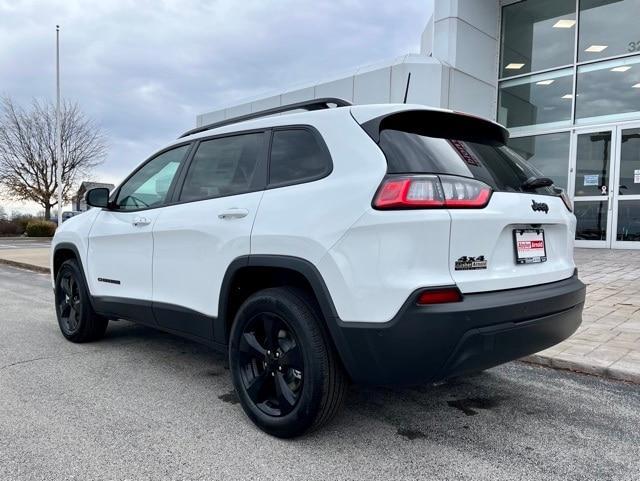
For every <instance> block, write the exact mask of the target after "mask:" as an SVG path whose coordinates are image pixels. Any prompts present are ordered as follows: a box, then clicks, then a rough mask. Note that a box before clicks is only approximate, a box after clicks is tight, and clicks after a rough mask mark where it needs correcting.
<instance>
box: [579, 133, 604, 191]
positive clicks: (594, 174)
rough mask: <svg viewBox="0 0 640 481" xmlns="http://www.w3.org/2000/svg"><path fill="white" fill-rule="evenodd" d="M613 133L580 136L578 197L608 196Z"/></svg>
mask: <svg viewBox="0 0 640 481" xmlns="http://www.w3.org/2000/svg"><path fill="white" fill-rule="evenodd" d="M610 159H611V131H605V132H592V133H588V134H581V135H579V136H578V150H577V152H576V189H575V191H576V193H575V195H576V197H584V196H589V195H597V196H602V195H605V196H606V195H608V186H609V168H610V166H611V162H610Z"/></svg>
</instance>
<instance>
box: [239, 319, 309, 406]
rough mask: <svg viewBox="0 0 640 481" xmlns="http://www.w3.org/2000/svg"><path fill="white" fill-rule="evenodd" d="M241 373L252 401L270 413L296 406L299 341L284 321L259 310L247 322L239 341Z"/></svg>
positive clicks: (300, 367) (301, 376)
mask: <svg viewBox="0 0 640 481" xmlns="http://www.w3.org/2000/svg"><path fill="white" fill-rule="evenodd" d="M239 360H240V366H239V367H240V375H241V378H242V383H243V385H244V388H245V389H246V392H247V394H248V395H249V397H250V398H251V401H253V403H254V404H255V405H256V406H257V407H258V409H260V410H261V411H262V412H264V413H265V414H267V415H269V416H284V415H286V414H288V413H290V412H291V410H292V409H293V408H294V407H295V405H296V403H297V402H298V399H299V398H300V393H301V391H302V387H303V383H304V361H303V359H302V353H301V351H300V346H299V343H298V341H297V339H296V337H295V335H294V334H293V332H292V330H291V328H290V327H289V326H288V325H287V323H286V321H285V320H284V319H282V318H281V317H280V316H278V315H277V314H273V313H270V312H262V313H259V314H257V315H256V316H255V317H253V318H252V319H251V321H249V323H247V325H246V327H245V328H244V330H243V333H242V337H241V338H240V343H239Z"/></svg>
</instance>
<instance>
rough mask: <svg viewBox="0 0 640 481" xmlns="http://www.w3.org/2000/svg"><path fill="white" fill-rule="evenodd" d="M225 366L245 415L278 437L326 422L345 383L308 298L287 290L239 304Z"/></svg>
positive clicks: (272, 290) (260, 294) (338, 403)
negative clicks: (227, 367) (228, 367)
mask: <svg viewBox="0 0 640 481" xmlns="http://www.w3.org/2000/svg"><path fill="white" fill-rule="evenodd" d="M229 365H230V368H231V375H232V378H233V384H234V387H235V389H236V393H237V394H238V398H239V400H240V404H241V405H242V408H243V409H244V411H245V413H246V414H247V416H249V418H250V419H251V420H252V421H253V422H254V423H255V424H256V425H257V426H258V427H259V428H260V429H262V430H263V431H265V432H266V433H268V434H271V435H273V436H277V437H279V438H292V437H296V436H300V435H302V434H303V433H305V432H307V431H311V430H315V429H317V428H319V427H320V426H322V425H324V424H326V423H327V422H329V421H330V420H331V419H332V418H333V416H335V414H336V413H337V412H338V410H339V408H340V406H341V405H342V402H343V400H344V397H345V393H346V390H347V385H348V380H347V376H346V375H345V373H344V370H343V367H342V364H341V362H340V360H339V359H338V356H337V355H336V353H335V351H334V349H333V347H332V345H331V343H330V341H329V338H328V336H327V335H326V333H325V331H324V329H323V326H322V324H321V315H320V314H319V312H318V310H317V309H316V308H315V307H314V303H313V301H312V299H310V298H309V297H308V296H307V294H306V293H305V292H304V291H302V290H300V289H297V288H292V287H276V288H269V289H265V290H262V291H259V292H257V293H255V294H253V295H251V296H250V297H249V298H248V299H247V300H246V301H245V302H244V304H242V306H241V307H240V309H239V310H238V313H237V315H236V318H235V320H234V323H233V327H232V328H231V335H230V340H229Z"/></svg>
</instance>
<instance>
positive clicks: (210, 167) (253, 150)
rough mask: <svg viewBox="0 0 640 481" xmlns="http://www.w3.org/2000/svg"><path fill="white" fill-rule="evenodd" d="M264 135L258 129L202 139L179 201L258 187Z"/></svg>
mask: <svg viewBox="0 0 640 481" xmlns="http://www.w3.org/2000/svg"><path fill="white" fill-rule="evenodd" d="M264 135H265V134H264V133H262V132H259V133H250V134H242V135H234V136H232V137H222V138H217V139H211V140H205V141H203V142H201V143H200V145H199V146H198V149H197V150H196V153H195V154H194V156H193V160H192V161H191V165H190V166H189V172H187V176H186V178H185V181H184V185H183V187H182V192H181V194H180V201H192V200H200V199H208V198H212V197H222V196H227V195H236V194H242V193H245V192H250V191H252V190H255V189H256V185H257V184H256V180H257V179H256V178H255V177H256V171H257V167H258V161H259V157H260V152H261V149H262V145H263V138H264Z"/></svg>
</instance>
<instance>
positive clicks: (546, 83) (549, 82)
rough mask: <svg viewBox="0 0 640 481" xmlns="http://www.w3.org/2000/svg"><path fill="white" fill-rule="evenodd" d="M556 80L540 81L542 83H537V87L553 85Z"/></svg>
mask: <svg viewBox="0 0 640 481" xmlns="http://www.w3.org/2000/svg"><path fill="white" fill-rule="evenodd" d="M553 82H555V80H553V79H550V80H540V82H536V85H551V84H552V83H553Z"/></svg>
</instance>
